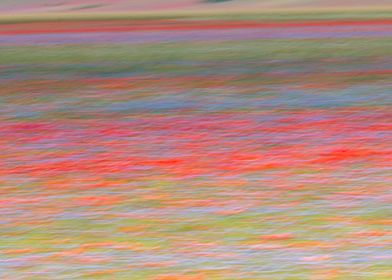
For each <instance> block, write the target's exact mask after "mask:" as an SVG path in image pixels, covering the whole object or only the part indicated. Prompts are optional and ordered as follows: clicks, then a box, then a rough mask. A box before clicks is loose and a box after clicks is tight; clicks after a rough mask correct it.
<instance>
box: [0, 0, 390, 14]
mask: <svg viewBox="0 0 392 280" xmlns="http://www.w3.org/2000/svg"><path fill="white" fill-rule="evenodd" d="M382 7H392V3H391V1H390V0H310V1H309V0H143V1H140V0H2V1H0V13H1V14H26V13H28V14H29V13H70V12H79V13H91V12H99V13H102V12H165V11H203V10H209V11H214V10H231V11H233V10H238V9H241V10H248V9H249V10H254V9H258V10H263V9H268V10H270V9H272V10H274V9H335V8H382Z"/></svg>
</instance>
